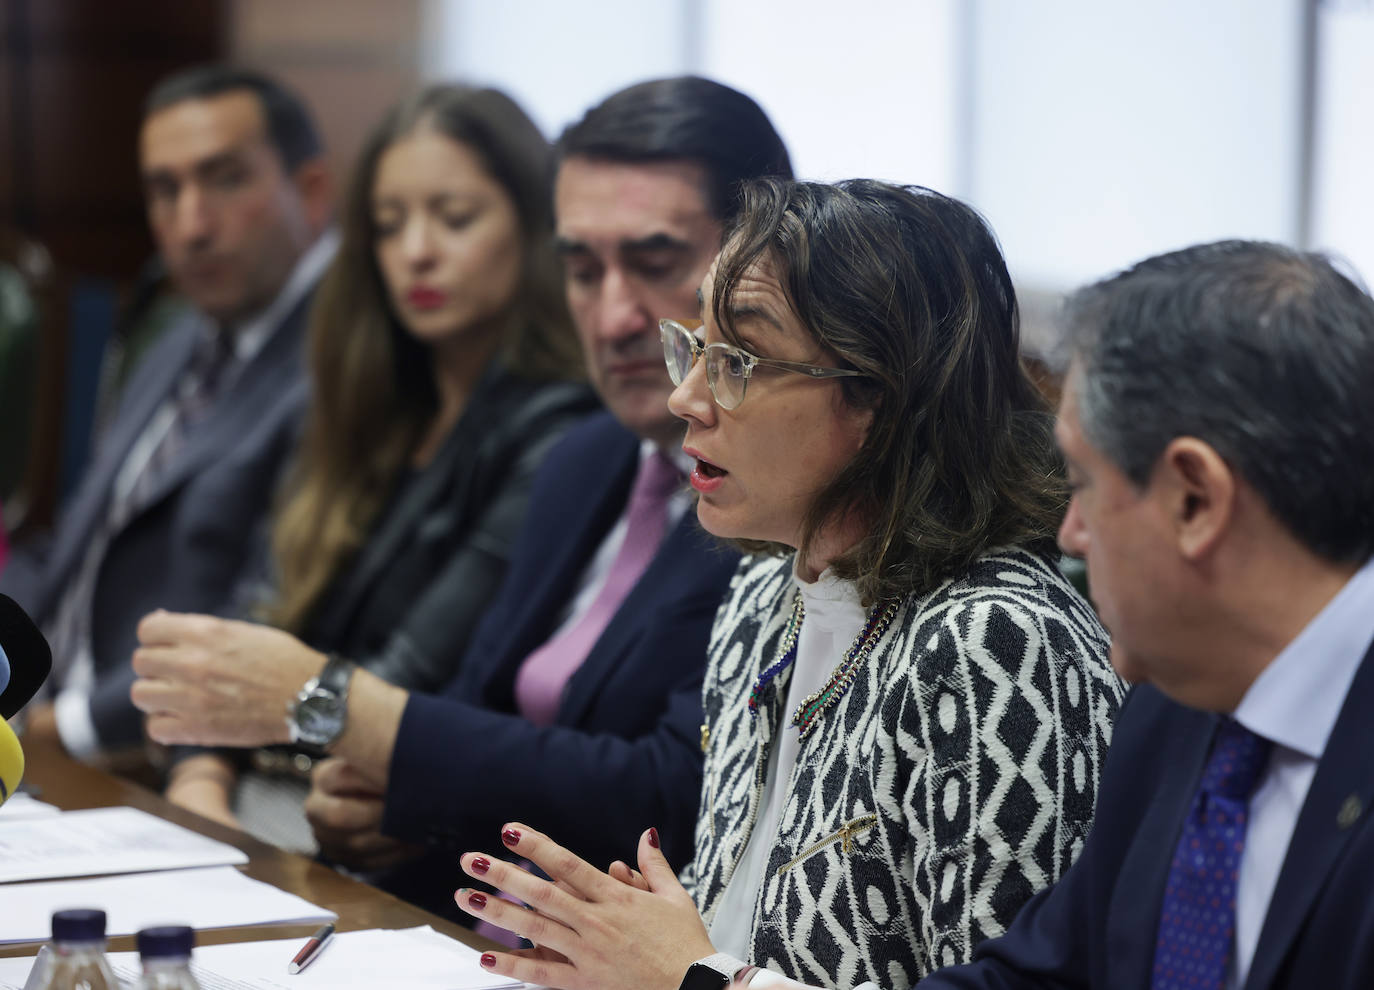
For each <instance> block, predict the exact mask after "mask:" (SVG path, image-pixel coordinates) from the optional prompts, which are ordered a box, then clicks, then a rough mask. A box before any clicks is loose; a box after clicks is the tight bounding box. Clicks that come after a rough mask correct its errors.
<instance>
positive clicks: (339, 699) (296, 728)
mask: <svg viewBox="0 0 1374 990" xmlns="http://www.w3.org/2000/svg"><path fill="white" fill-rule="evenodd" d="M356 668H357V665H356V664H355V663H354V662H353V661H352V660H345V659H344V658H343V657H341V656H337V655H335V654H330V656H329V659H328V660H326V661H325V664H324V669H322V670H321V671H320V673H319V675H318V676H316V677H312V678H310V680H308V681H306V682H305V686H304V687H302V688H301V689H300V692H299V693H298V694H297V695H296V697H295V698H293V699H292V700H291V702H290V704H288V705H287V706H286V726H287V728H288V729H289V730H290V732H291V741H292V742H293V743H296V744H299V743H305V744H307V745H309V746H318V747H319V748H320V749H324V748H326V747H328V746H331V745H333V743H334V742H336V741H337V740H338V738H339V736H341V735H343V730H344V725H345V724H346V723H347V721H348V685H349V682H350V681H351V680H352V678H353V671H354V670H355V669H356Z"/></svg>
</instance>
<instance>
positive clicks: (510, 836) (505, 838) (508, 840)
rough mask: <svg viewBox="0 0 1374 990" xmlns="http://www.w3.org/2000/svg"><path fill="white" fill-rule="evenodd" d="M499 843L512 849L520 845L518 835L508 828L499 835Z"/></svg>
mask: <svg viewBox="0 0 1374 990" xmlns="http://www.w3.org/2000/svg"><path fill="white" fill-rule="evenodd" d="M501 841H502V842H504V843H505V844H506V845H508V846H510V847H511V848H512V849H514V848H515V847H516V846H517V845H519V844H520V833H519V831H517V830H516V829H513V828H508V829H506V830H505V831H504V832H502V833H501Z"/></svg>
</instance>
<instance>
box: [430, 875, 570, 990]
mask: <svg viewBox="0 0 1374 990" xmlns="http://www.w3.org/2000/svg"><path fill="white" fill-rule="evenodd" d="M479 858H481V857H479ZM468 872H472V871H471V870H469V871H468ZM492 872H493V873H494V872H496V871H495V870H493V871H492ZM477 875H478V876H481V875H482V874H480V873H478V874H477ZM483 879H486V880H488V882H491V883H494V882H495V881H491V880H490V878H489V877H486V876H483ZM541 882H542V881H541ZM498 886H499V885H498ZM545 886H547V887H549V889H551V890H552V889H553V885H552V884H545ZM500 889H502V890H505V889H506V888H504V887H501V888H500ZM563 896H566V895H563ZM453 900H454V903H455V904H457V905H458V906H459V907H460V908H462V909H463V910H464V911H466V912H467V913H468V914H470V915H472V916H473V917H474V918H481V919H482V920H483V921H487V922H490V923H491V924H493V925H495V926H496V927H497V928H504V929H505V930H506V931H508V932H514V933H515V934H516V935H522V936H524V937H525V938H527V939H529V940H530V941H531V942H533V943H534V944H535V945H537V946H539V947H540V948H543V949H548V950H552V951H553V952H556V953H558V954H559V955H560V956H563V957H565V958H566V957H567V956H568V953H569V951H570V950H571V949H572V948H573V945H572V943H573V940H574V939H576V937H577V933H576V932H574V931H573V930H572V929H570V928H568V927H567V926H566V925H563V924H560V923H559V922H558V921H555V920H554V919H553V918H550V917H548V916H547V915H545V914H541V913H540V912H538V911H532V910H530V909H529V908H526V907H522V906H521V905H519V904H512V903H511V902H510V901H508V900H506V899H505V898H502V897H497V896H496V895H495V894H487V893H484V892H482V891H480V890H469V889H467V888H466V887H465V888H463V889H462V890H459V891H457V892H456V893H455V894H454V895H453ZM568 968H569V969H571V968H572V967H571V966H569V967H568ZM551 985H554V986H562V985H563V984H551Z"/></svg>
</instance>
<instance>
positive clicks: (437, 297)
mask: <svg viewBox="0 0 1374 990" xmlns="http://www.w3.org/2000/svg"><path fill="white" fill-rule="evenodd" d="M447 301H448V293H446V292H442V291H440V290H439V289H434V288H431V287H429V286H428V285H413V286H411V287H410V288H409V289H407V290H406V303H407V305H409V306H410V308H411V309H438V308H439V307H440V306H442V305H443V304H444V303H445V302H447Z"/></svg>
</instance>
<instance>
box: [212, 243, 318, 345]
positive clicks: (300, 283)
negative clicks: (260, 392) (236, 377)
mask: <svg viewBox="0 0 1374 990" xmlns="http://www.w3.org/2000/svg"><path fill="white" fill-rule="evenodd" d="M338 249H339V232H338V231H337V230H335V229H334V228H333V227H330V228H329V229H328V230H326V231H325V232H324V233H323V234H321V235H320V236H319V237H317V238H315V243H314V244H311V245H310V246H309V247H308V248H306V249H305V251H304V252H303V253H302V254H301V256H300V257H299V258H297V259H296V264H295V266H294V267H293V268H292V269H291V274H290V275H288V276H287V278H286V282H285V283H284V284H283V285H282V288H281V291H280V292H278V293H277V297H276V298H275V299H273V300H272V301H271V302H270V303H268V305H267V307H266V308H265V309H262V310H260V311H259V312H258V313H257V314H255V315H253V316H250V317H248V318H247V319H245V320H243V321H241V322H239V323H236V324H234V325H233V326H232V327H230V328H229V329H230V339H232V340H233V342H234V358H235V360H236V361H238V362H239V363H240V364H243V363H246V362H247V361H249V360H250V359H251V358H252V357H253V356H254V355H255V354H257V353H258V351H259V350H261V349H262V346H263V344H265V343H266V342H267V338H268V337H270V336H271V335H272V331H273V330H274V329H276V328H277V327H278V326H280V325H281V323H282V321H283V320H284V319H285V318H286V314H287V313H289V312H291V310H293V309H295V308H296V304H297V303H299V302H300V301H301V300H302V299H303V298H305V294H306V293H307V292H309V291H310V287H311V286H313V285H314V284H315V283H316V282H318V281H319V280H320V277H321V276H322V275H324V270H325V269H326V268H328V267H329V263H330V262H331V261H333V260H334V253H335V252H336V251H337V250H338Z"/></svg>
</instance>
